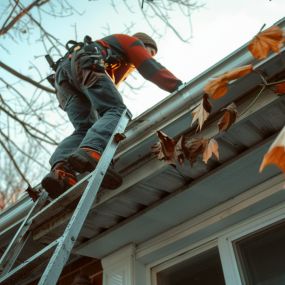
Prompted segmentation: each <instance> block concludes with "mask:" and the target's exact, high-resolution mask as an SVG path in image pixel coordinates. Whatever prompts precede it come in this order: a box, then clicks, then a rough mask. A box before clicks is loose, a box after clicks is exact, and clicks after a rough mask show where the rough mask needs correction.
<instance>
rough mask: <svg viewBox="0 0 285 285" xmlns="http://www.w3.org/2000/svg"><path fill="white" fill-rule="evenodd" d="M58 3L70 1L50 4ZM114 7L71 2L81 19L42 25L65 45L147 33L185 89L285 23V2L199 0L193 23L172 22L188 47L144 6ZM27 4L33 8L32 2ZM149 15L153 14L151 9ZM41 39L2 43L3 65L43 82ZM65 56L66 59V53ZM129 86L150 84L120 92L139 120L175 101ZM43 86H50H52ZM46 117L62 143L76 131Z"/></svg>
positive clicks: (105, 2)
mask: <svg viewBox="0 0 285 285" xmlns="http://www.w3.org/2000/svg"><path fill="white" fill-rule="evenodd" d="M57 1H65V0H51V1H50V2H57ZM110 1H111V0H80V1H78V0H69V1H67V2H68V3H70V4H71V5H73V7H74V8H75V9H76V10H77V11H78V13H74V14H73V15H71V16H70V17H58V18H56V19H54V18H51V17H49V16H47V15H44V14H43V15H42V16H43V17H42V21H43V24H44V25H45V26H46V27H47V29H48V31H49V32H50V33H51V34H52V35H54V36H55V37H57V38H60V39H61V41H62V42H66V41H68V40H70V39H76V38H77V39H78V40H82V39H83V38H84V36H85V35H90V36H91V37H92V38H93V39H99V38H101V37H103V36H105V35H107V34H108V33H121V32H124V31H125V29H126V26H131V33H136V32H146V33H148V34H150V35H152V36H153V37H154V38H155V40H156V41H157V44H158V54H157V55H156V57H155V58H156V59H157V60H158V61H159V62H160V63H161V64H162V65H164V66H165V67H166V68H168V69H169V70H170V71H171V72H172V73H173V74H175V75H176V76H177V77H178V78H179V79H181V80H182V81H183V82H185V83H187V82H188V81H190V80H192V79H193V78H195V77H196V76H199V74H200V73H202V72H204V71H205V70H206V69H208V68H210V67H211V66H213V65H214V64H216V63H217V62H219V61H220V60H222V59H223V58H225V57H226V56H227V55H229V54H230V53H232V52H234V51H235V50H237V49H239V48H240V47H241V46H243V45H244V44H246V43H247V42H248V41H250V40H251V39H252V38H253V37H254V35H255V34H256V33H257V32H258V31H259V30H260V29H261V27H262V26H263V25H264V24H266V27H269V26H271V25H272V24H274V23H276V22H277V21H278V20H280V19H281V18H282V17H284V11H285V0H271V1H270V0H238V1H237V0H196V2H198V3H199V4H204V6H203V7H201V8H199V9H197V10H195V11H193V13H192V14H191V19H189V18H186V17H183V11H180V10H179V9H176V10H173V11H171V12H170V19H169V21H171V23H173V24H174V23H175V27H176V28H177V29H178V30H179V32H180V33H181V34H182V35H183V36H185V37H188V36H189V35H191V38H190V39H189V41H188V42H183V41H181V40H180V39H179V38H178V37H177V36H176V35H175V34H174V33H173V32H172V31H171V30H170V29H166V28H165V25H164V24H162V23H161V22H159V21H158V20H157V19H151V20H150V22H151V25H152V26H153V27H154V28H155V30H156V31H159V32H160V33H161V34H163V36H162V37H161V38H158V37H157V36H156V35H155V34H154V33H153V31H152V29H151V28H150V26H149V25H148V24H147V23H146V21H145V20H144V18H143V16H142V14H141V11H140V9H141V8H140V4H141V0H125V1H126V2H127V3H131V4H130V5H132V6H130V7H131V10H132V13H131V12H130V10H129V9H127V8H126V5H124V0H113V2H114V3H115V6H116V10H115V9H113V8H112V6H111V5H110ZM159 1H167V0H154V3H155V2H159ZM21 2H22V3H23V4H24V5H25V6H27V5H28V4H30V3H31V2H32V0H22V1H21ZM7 3H8V0H1V1H0V15H2V11H3V10H1V9H4V7H5V6H7ZM144 9H147V5H146V4H145V8H144ZM1 22H2V23H3V19H0V24H1ZM189 22H190V23H191V25H189ZM38 37H39V36H38V33H37V31H36V30H33V31H32V33H31V35H30V38H29V40H28V41H27V40H26V39H25V34H24V35H22V39H21V40H19V39H18V38H17V37H16V38H15V40H10V39H9V37H2V38H0V41H1V42H0V44H1V45H3V44H4V45H5V47H6V49H7V50H8V51H9V52H8V53H7V52H3V50H0V60H1V61H3V62H4V63H6V64H8V65H10V66H11V67H12V68H14V69H16V70H18V71H19V72H22V73H23V74H25V75H27V76H30V77H31V78H33V79H34V80H36V81H39V74H38V72H37V70H36V69H35V68H31V66H34V67H36V68H37V69H38V70H40V71H41V73H43V74H44V75H48V74H49V73H50V72H51V70H50V68H49V66H48V64H47V62H46V61H45V59H44V57H43V55H45V51H44V49H43V46H42V44H41V43H40V42H39V41H38ZM61 50H62V53H65V51H64V50H63V49H61ZM55 59H56V58H55ZM2 76H6V77H8V78H9V80H10V82H15V83H17V86H18V87H19V88H22V92H23V95H24V96H31V94H34V88H33V87H31V86H30V85H27V84H22V83H19V82H18V81H19V80H18V79H16V78H14V77H12V76H9V75H7V73H6V72H5V74H4V72H3V71H2V70H0V78H1V77H2ZM209 80H210V78H209ZM128 82H129V83H131V84H132V85H133V86H141V85H142V84H144V87H143V88H141V89H140V90H130V89H128V88H124V83H123V84H122V85H121V86H120V90H122V92H123V98H124V102H125V104H126V105H127V107H128V108H129V110H130V111H131V112H132V114H133V118H135V117H137V116H139V115H140V114H142V113H143V112H146V111H147V110H148V109H149V108H151V107H152V106H154V105H155V104H159V102H160V101H161V100H163V99H165V98H166V97H167V96H169V93H168V92H166V91H163V90H161V89H159V88H158V87H157V86H155V85H154V84H152V83H151V82H147V81H145V80H144V79H143V78H142V77H141V76H140V75H139V74H135V75H134V77H131V78H130V80H128ZM42 83H43V84H45V85H46V86H49V85H48V82H46V81H43V82H42ZM0 92H7V98H9V92H10V91H9V90H3V88H2V90H0ZM40 96H43V97H42V98H44V96H49V95H47V94H46V93H45V92H43V93H42V94H40ZM60 112H61V116H62V117H63V118H65V119H67V115H66V114H65V113H64V112H63V111H60ZM43 116H45V118H46V119H47V120H48V121H49V122H50V123H53V124H55V125H56V126H57V128H56V131H57V133H56V134H53V133H49V134H48V135H50V136H54V138H55V139H56V140H58V141H59V140H62V139H63V138H64V137H65V136H67V135H68V134H70V133H71V132H72V131H73V128H72V126H71V124H69V126H68V127H66V125H64V127H61V128H60V125H61V120H62V119H61V118H60V117H56V116H55V115H54V114H53V112H50V113H49V114H43ZM62 121H63V120H62ZM16 136H17V133H16ZM21 141H22V138H21V136H17V143H19V144H21ZM53 150H54V147H49V151H50V152H53ZM42 155H43V157H41V161H43V163H44V164H46V165H48V155H47V154H42ZM38 178H39V179H40V178H41V176H40V175H38ZM34 182H35V181H34Z"/></svg>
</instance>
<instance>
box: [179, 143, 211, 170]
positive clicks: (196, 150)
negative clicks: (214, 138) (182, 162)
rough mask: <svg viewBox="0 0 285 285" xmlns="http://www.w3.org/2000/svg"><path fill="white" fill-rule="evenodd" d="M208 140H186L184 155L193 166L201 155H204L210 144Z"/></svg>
mask: <svg viewBox="0 0 285 285" xmlns="http://www.w3.org/2000/svg"><path fill="white" fill-rule="evenodd" d="M208 141H209V140H208V139H203V138H191V139H188V140H185V145H184V154H185V157H186V158H187V159H188V160H189V161H190V164H191V166H192V165H193V164H194V162H196V160H197V157H198V156H199V155H203V153H204V150H205V148H206V147H207V144H208Z"/></svg>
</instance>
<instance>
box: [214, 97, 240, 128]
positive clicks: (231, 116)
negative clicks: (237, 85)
mask: <svg viewBox="0 0 285 285" xmlns="http://www.w3.org/2000/svg"><path fill="white" fill-rule="evenodd" d="M223 110H225V112H224V114H223V116H222V117H221V119H220V120H219V122H218V127H219V131H220V132H225V131H227V130H228V129H229V128H230V127H231V125H232V124H233V123H234V122H235V121H236V118H237V114H238V112H237V107H236V104H235V103H231V104H230V105H228V106H227V107H226V108H224V109H223Z"/></svg>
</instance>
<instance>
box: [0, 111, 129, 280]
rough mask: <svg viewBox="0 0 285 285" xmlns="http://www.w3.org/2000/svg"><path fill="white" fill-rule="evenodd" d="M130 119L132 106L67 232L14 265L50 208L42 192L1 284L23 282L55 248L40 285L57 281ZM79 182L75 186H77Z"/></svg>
mask: <svg viewBox="0 0 285 285" xmlns="http://www.w3.org/2000/svg"><path fill="white" fill-rule="evenodd" d="M130 119H131V114H130V112H129V111H128V109H126V110H125V111H124V112H123V113H122V116H121V118H120V120H119V122H118V125H117V127H116V128H115V130H114V132H113V134H112V136H111V138H110V141H109V142H108V144H107V146H106V148H105V151H104V152H103V154H102V157H101V159H100V160H99V162H98V165H97V167H96V169H95V170H94V171H93V173H92V174H90V178H89V181H88V183H87V185H86V188H85V189H84V190H83V191H84V192H83V193H82V196H81V198H80V200H79V202H78V204H77V206H76V208H75V210H74V212H73V214H72V216H71V218H70V220H69V222H68V223H67V226H66V227H65V230H64V232H63V234H62V235H61V236H60V237H59V238H57V239H56V240H54V241H53V242H51V243H50V244H48V245H47V246H45V247H44V248H43V249H41V250H40V251H39V252H37V253H36V254H34V255H33V256H32V257H30V258H28V259H27V260H25V261H24V262H22V263H21V264H19V265H18V266H16V267H13V266H14V264H15V262H16V260H17V258H18V256H19V255H20V253H21V251H22V249H23V248H24V245H25V244H26V241H27V240H28V239H29V238H31V236H32V231H31V226H32V225H33V224H34V223H36V222H37V219H38V218H39V217H40V216H41V215H40V214H39V211H40V212H41V213H43V212H44V211H48V208H49V207H48V206H46V202H47V199H49V197H48V194H47V192H46V191H42V192H41V194H40V196H39V198H38V199H37V200H36V202H35V203H34V205H33V207H32V208H31V210H30V211H29V213H28V215H27V216H26V217H25V219H24V220H23V222H22V223H21V225H20V227H19V229H18V231H17V233H16V234H15V236H14V238H13V239H12V241H11V242H10V244H9V245H8V247H7V248H6V250H5V252H4V254H3V255H2V257H1V260H0V270H1V275H0V284H1V285H16V284H22V283H21V276H25V274H27V272H29V270H30V268H33V263H36V262H37V260H42V259H44V257H45V256H48V254H47V253H50V251H51V250H52V249H54V251H53V253H52V254H50V259H49V261H48V263H47V265H46V267H45V269H44V270H43V273H42V275H41V278H40V280H39V282H38V285H55V284H56V282H57V281H58V279H59V277H60V274H61V272H62V270H63V268H64V266H65V264H66V263H67V261H68V259H69V256H70V254H71V251H72V249H73V247H74V244H75V242H76V240H77V238H78V236H79V233H80V230H81V228H82V227H83V225H84V222H85V219H86V218H87V215H88V213H89V211H90V210H91V208H92V205H93V203H94V202H95V199H96V196H97V193H98V191H99V189H100V186H101V183H102V180H103V178H104V176H105V173H106V171H107V169H108V167H109V165H110V163H111V161H112V159H113V156H114V155H115V152H116V149H117V146H118V142H119V141H120V140H121V139H122V138H123V135H122V134H123V132H124V130H125V128H126V126H127V124H128V122H129V120H130ZM83 180H84V179H83ZM80 183H84V181H83V182H82V181H79V182H78V183H77V184H80ZM85 183H86V181H85ZM77 184H76V185H77ZM76 185H75V186H73V187H72V188H74V187H76ZM84 187H85V186H84ZM63 195H64V194H63ZM55 203H56V201H55ZM41 258H42V259H41ZM47 259H48V258H47ZM25 272H26V273H25ZM18 282H19V283H18Z"/></svg>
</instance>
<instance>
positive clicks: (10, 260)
mask: <svg viewBox="0 0 285 285" xmlns="http://www.w3.org/2000/svg"><path fill="white" fill-rule="evenodd" d="M47 198H48V193H47V192H45V191H43V192H42V193H41V195H40V196H39V198H38V199H37V201H36V202H35V203H34V205H33V207H32V208H31V209H30V211H29V213H28V214H27V216H26V217H25V219H24V220H23V222H22V224H21V225H20V227H19V229H18V231H17V232H16V234H15V236H14V237H13V239H12V241H11V242H10V244H9V245H8V247H7V248H6V250H5V252H4V254H3V255H2V257H1V260H0V271H1V275H5V274H6V273H7V272H9V271H10V270H11V268H12V267H13V265H14V264H15V262H16V260H17V258H18V256H19V254H20V253H21V251H22V249H23V247H24V246H25V244H26V242H27V240H28V239H29V237H30V233H28V234H27V232H28V230H29V228H30V226H31V220H30V218H31V217H32V216H33V215H34V213H36V212H38V211H39V210H40V209H41V208H42V207H43V206H44V203H45V202H46V200H47Z"/></svg>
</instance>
